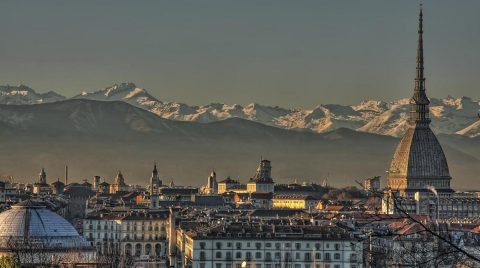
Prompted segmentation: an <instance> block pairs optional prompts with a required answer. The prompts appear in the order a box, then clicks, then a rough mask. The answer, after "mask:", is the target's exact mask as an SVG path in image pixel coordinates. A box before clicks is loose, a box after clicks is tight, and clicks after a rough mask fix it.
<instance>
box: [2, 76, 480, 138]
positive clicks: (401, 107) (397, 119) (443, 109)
mask: <svg viewBox="0 0 480 268" xmlns="http://www.w3.org/2000/svg"><path fill="white" fill-rule="evenodd" d="M0 89H1V88H0ZM32 91H33V90H32ZM0 92H1V91H0ZM31 94H37V93H35V92H34V91H33V93H31ZM45 94H47V93H45ZM55 94H56V93H55ZM37 95H38V94H37ZM57 95H58V94H57ZM13 96H15V95H11V96H10V99H9V101H8V102H7V101H5V100H2V98H0V103H4V104H36V103H45V102H56V101H60V100H64V99H65V97H63V96H60V95H58V96H60V97H58V96H57V97H56V98H55V97H53V98H43V99H41V98H39V97H37V100H36V101H24V100H23V99H21V98H20V99H19V100H16V101H12V98H13ZM62 98H63V99H62ZM38 99H41V100H38ZM71 99H89V100H98V101H123V102H126V103H129V104H131V105H133V106H135V107H138V108H141V109H144V110H147V111H150V112H152V113H154V114H156V115H158V116H160V117H162V118H165V119H171V120H177V121H191V122H199V123H209V122H214V121H220V120H224V119H227V118H232V117H239V118H243V119H248V120H251V121H255V122H259V123H262V124H265V125H269V126H275V127H280V128H284V129H308V130H311V131H314V132H317V133H324V132H328V131H331V130H335V129H337V128H342V127H346V128H350V129H354V130H359V131H363V132H369V133H376V134H382V135H389V136H393V137H401V136H402V135H403V133H404V132H405V131H406V129H407V128H408V122H407V120H408V113H409V109H410V107H409V99H408V98H403V99H399V100H396V101H392V102H385V101H378V100H364V101H362V102H360V103H357V104H352V105H339V104H320V105H318V106H316V107H315V108H313V109H296V108H293V109H287V108H282V107H278V106H266V105H261V104H258V103H251V104H248V105H245V106H242V105H239V104H224V103H211V104H208V105H202V106H190V105H187V104H185V103H180V102H165V101H161V100H159V99H157V98H155V97H154V96H152V95H151V94H150V93H148V91H147V90H145V89H143V88H140V87H137V86H136V85H135V84H134V83H120V84H115V85H113V86H109V87H106V88H104V89H101V90H94V91H92V92H90V93H89V92H82V93H81V94H79V95H76V96H74V97H72V98H71ZM22 101H24V103H22ZM479 109H480V102H479V101H474V100H472V99H471V98H469V97H460V98H454V97H452V96H447V97H446V98H443V99H437V98H431V107H430V113H431V118H432V129H433V130H434V131H435V132H436V133H438V134H458V135H463V136H467V137H477V136H479V135H480V127H479V126H478V123H477V122H478V118H477V113H478V110H479Z"/></svg>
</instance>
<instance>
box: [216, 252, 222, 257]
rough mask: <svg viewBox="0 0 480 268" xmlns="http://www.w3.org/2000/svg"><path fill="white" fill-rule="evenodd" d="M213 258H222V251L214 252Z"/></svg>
mask: <svg viewBox="0 0 480 268" xmlns="http://www.w3.org/2000/svg"><path fill="white" fill-rule="evenodd" d="M215 258H217V259H220V258H222V252H221V251H217V252H216V253H215Z"/></svg>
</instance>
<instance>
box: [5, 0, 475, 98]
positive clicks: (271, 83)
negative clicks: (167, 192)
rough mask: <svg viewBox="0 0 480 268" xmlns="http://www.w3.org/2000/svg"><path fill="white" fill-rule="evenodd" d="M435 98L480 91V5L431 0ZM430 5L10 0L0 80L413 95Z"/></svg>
mask: <svg viewBox="0 0 480 268" xmlns="http://www.w3.org/2000/svg"><path fill="white" fill-rule="evenodd" d="M423 2H424V18H425V22H424V28H425V36H424V40H425V41H424V42H425V61H426V77H427V83H426V84H427V90H428V94H429V96H431V97H445V96H447V95H453V96H463V95H465V96H470V97H472V98H474V99H479V98H480V93H479V92H480V89H479V84H478V80H477V78H478V72H479V70H480V67H479V62H480V50H479V49H478V48H479V47H480V46H479V43H480V17H479V16H478V10H480V1H478V0H463V1H461V2H460V1H451V0H425V1H423ZM418 5H419V2H418V1H413V0H412V1H410V0H409V1H385V0H362V1H358V0H342V1H331V0H330V1H323V0H312V1H302V0H298V1H286V0H285V1H284V0H265V1H250V0H242V1H229V0H218V1H211V0H202V1H193V0H192V1H182V0H175V1H158V0H155V1H146V0H145V1H120V0H112V1H107V0H104V1H87V0H82V1H75V2H74V1H50V0H44V1H2V2H1V3H0V36H1V37H2V38H1V39H2V41H1V42H0V84H10V85H17V84H25V85H28V86H30V87H32V88H34V89H36V90H38V91H39V92H46V91H48V90H54V91H56V92H58V93H60V94H63V95H65V96H67V97H72V96H74V95H76V94H78V93H80V92H82V91H94V90H99V89H102V88H104V87H107V86H110V85H112V84H114V83H120V82H134V83H136V84H137V85H138V86H140V87H143V88H146V89H147V90H148V91H149V92H150V93H151V94H152V95H154V96H155V97H157V98H158V99H160V100H165V101H180V102H185V103H188V104H192V105H193V104H194V105H202V104H209V103H212V102H226V103H238V104H247V103H251V102H256V103H262V104H266V105H279V106H283V107H314V106H316V105H318V104H321V103H339V104H351V103H356V102H358V101H361V100H364V99H381V100H393V99H398V98H404V97H409V96H410V95H411V91H412V89H413V79H414V72H415V55H416V52H415V49H416V38H417V33H416V32H417V23H418V22H417V16H418Z"/></svg>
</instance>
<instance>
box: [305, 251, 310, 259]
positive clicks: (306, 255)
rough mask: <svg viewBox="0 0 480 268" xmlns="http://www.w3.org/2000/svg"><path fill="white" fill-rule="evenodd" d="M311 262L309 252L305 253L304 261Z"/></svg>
mask: <svg viewBox="0 0 480 268" xmlns="http://www.w3.org/2000/svg"><path fill="white" fill-rule="evenodd" d="M310 260H311V255H310V253H309V252H306V253H305V261H310Z"/></svg>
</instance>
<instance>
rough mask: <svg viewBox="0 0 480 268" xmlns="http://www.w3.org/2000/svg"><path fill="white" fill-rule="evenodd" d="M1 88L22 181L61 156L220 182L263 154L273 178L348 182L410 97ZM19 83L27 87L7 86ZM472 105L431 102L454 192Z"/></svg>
mask: <svg viewBox="0 0 480 268" xmlns="http://www.w3.org/2000/svg"><path fill="white" fill-rule="evenodd" d="M20 88H21V89H22V90H19V89H20ZM0 90H1V92H2V94H1V95H0V96H9V97H2V99H0V100H1V102H2V103H3V104H0V152H1V153H0V176H1V175H8V174H13V175H15V176H16V177H17V178H20V179H21V180H27V181H31V180H32V179H35V178H34V176H32V174H36V173H38V170H39V169H40V168H41V167H46V168H47V173H48V175H49V179H50V180H56V178H57V177H62V176H63V166H64V165H65V164H68V165H69V172H70V174H71V175H72V177H74V178H77V179H84V178H90V177H92V176H94V175H100V176H102V177H103V178H104V179H106V180H107V181H111V180H112V178H113V177H114V175H115V173H116V172H117V170H119V169H121V170H122V173H123V174H124V175H125V176H126V179H127V182H130V183H132V182H135V183H139V184H145V183H146V181H148V178H149V176H150V174H149V173H150V171H151V168H152V167H151V165H152V163H153V161H154V160H157V162H158V163H159V167H160V174H161V175H162V178H163V179H164V182H167V181H169V180H175V182H177V183H183V184H193V185H200V184H202V183H204V180H205V178H206V176H207V175H208V174H209V173H210V171H211V169H215V170H216V171H217V174H218V176H219V178H220V179H221V178H225V177H227V176H232V177H234V178H239V179H240V180H242V181H245V180H246V179H248V178H249V177H250V176H252V175H253V174H254V172H255V168H256V165H257V164H258V163H257V162H258V160H259V159H260V157H261V156H263V157H266V158H268V159H270V160H272V161H273V162H272V164H273V167H274V168H273V175H274V176H275V178H276V181H279V182H285V181H287V180H291V179H294V178H299V179H303V180H310V181H313V182H317V183H320V182H321V181H323V179H324V178H326V177H329V180H330V182H331V183H333V184H336V185H348V184H350V185H351V184H354V183H355V182H354V180H360V179H362V178H365V177H368V176H374V175H383V174H382V173H383V172H384V171H385V170H386V169H387V168H388V165H389V162H390V158H391V156H392V155H393V151H394V149H395V146H396V144H398V141H399V140H398V138H397V136H399V135H401V133H402V131H403V128H405V124H406V123H405V121H404V120H405V116H406V114H407V113H408V108H407V106H408V101H407V100H400V101H398V102H395V103H386V102H380V101H366V102H362V103H361V104H358V105H351V106H342V105H320V106H318V107H317V108H315V109H313V110H300V109H298V110H296V109H283V108H279V107H268V106H262V105H258V104H251V105H247V106H245V107H243V106H240V105H225V104H210V105H207V106H188V105H186V104H181V103H173V102H162V101H159V100H157V99H155V98H154V97H152V96H151V95H150V94H149V93H148V92H147V91H146V90H144V89H141V88H138V87H136V86H135V85H134V84H131V83H130V84H129V83H126V84H119V85H115V86H112V87H109V88H106V89H104V90H100V91H94V92H92V93H82V94H80V95H78V96H75V97H74V98H70V99H66V98H64V97H62V96H60V95H58V94H55V93H53V92H52V93H49V94H48V95H46V94H38V93H35V91H33V90H32V89H29V88H28V87H25V86H20V87H17V88H15V87H0ZM18 91H22V92H25V93H22V94H21V96H22V97H19V96H17V95H18V94H17V93H12V92H18ZM33 104H35V105H33ZM475 109H477V110H478V102H474V101H472V100H471V99H469V98H465V97H464V98H459V99H454V98H451V97H448V98H445V99H442V100H435V99H432V121H433V124H434V126H435V130H436V132H437V135H438V137H439V139H440V141H441V143H442V146H443V147H444V150H445V153H446V155H447V159H448V160H449V165H450V169H451V173H452V176H453V177H454V181H453V185H454V187H458V188H460V189H462V188H463V189H464V188H466V187H465V185H474V184H472V182H474V181H475V179H476V178H478V174H480V136H479V135H478V133H479V123H478V121H475V118H473V119H471V118H470V113H474V114H476V110H475ZM436 115H438V117H436ZM457 121H459V122H457ZM307 122H308V123H307ZM448 126H455V130H451V131H449V130H448ZM456 129H460V130H456ZM442 130H444V131H442ZM385 134H386V135H385ZM473 187H474V186H473ZM470 188H471V187H470Z"/></svg>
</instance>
